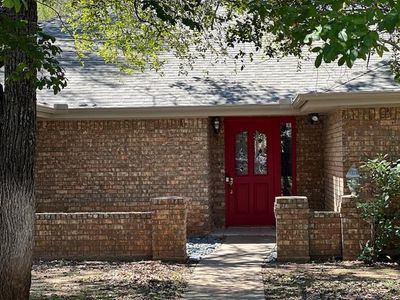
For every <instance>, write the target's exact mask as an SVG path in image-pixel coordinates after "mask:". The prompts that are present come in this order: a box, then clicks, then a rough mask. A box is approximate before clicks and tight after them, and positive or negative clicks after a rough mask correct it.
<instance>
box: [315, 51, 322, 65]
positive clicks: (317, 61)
mask: <svg viewBox="0 0 400 300" xmlns="http://www.w3.org/2000/svg"><path fill="white" fill-rule="evenodd" d="M321 63H322V53H321V54H319V55H318V56H317V58H316V59H315V63H314V64H315V67H316V68H319V66H320V65H321Z"/></svg>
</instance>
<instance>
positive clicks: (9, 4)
mask: <svg viewBox="0 0 400 300" xmlns="http://www.w3.org/2000/svg"><path fill="white" fill-rule="evenodd" d="M2 4H3V6H4V7H6V8H13V7H14V5H15V3H14V0H3V1H2Z"/></svg>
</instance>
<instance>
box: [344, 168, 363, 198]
mask: <svg viewBox="0 0 400 300" xmlns="http://www.w3.org/2000/svg"><path fill="white" fill-rule="evenodd" d="M346 183H347V186H348V188H349V190H350V192H351V194H352V195H354V196H355V195H357V188H358V187H359V185H360V173H359V172H358V170H357V168H356V167H355V166H354V165H352V166H351V168H350V169H349V171H348V172H347V174H346Z"/></svg>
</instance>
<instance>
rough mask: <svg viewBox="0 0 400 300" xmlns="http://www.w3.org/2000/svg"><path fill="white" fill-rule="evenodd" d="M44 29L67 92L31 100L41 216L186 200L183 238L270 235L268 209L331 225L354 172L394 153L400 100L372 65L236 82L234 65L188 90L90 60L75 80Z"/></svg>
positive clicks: (194, 74) (172, 78)
mask: <svg viewBox="0 0 400 300" xmlns="http://www.w3.org/2000/svg"><path fill="white" fill-rule="evenodd" d="M49 24H50V25H49V28H48V30H53V33H54V34H55V35H56V36H57V35H58V38H59V41H60V42H61V43H62V47H63V49H64V54H63V57H62V62H63V64H64V65H65V67H66V71H67V76H68V78H69V85H68V87H67V88H66V89H65V90H64V91H62V92H61V93H60V94H59V95H56V96H55V95H53V94H52V93H51V92H49V91H42V92H40V93H39V94H38V106H37V115H38V124H37V128H38V154H37V186H36V191H37V192H36V197H37V211H38V212H79V211H86V212H96V211H103V212H115V211H118V212H130V211H143V210H146V209H147V207H148V206H149V199H151V198H153V197H159V196H172V195H175V196H183V197H188V198H190V199H191V200H190V201H189V203H188V224H187V226H188V227H187V228H188V232H189V233H205V232H208V231H210V230H211V229H213V228H221V227H224V226H230V225H273V224H275V218H274V213H273V204H274V198H275V197H276V196H280V195H301V196H306V197H307V198H308V202H309V206H310V209H311V210H331V211H335V210H337V207H338V203H339V202H340V197H341V196H342V195H343V194H344V193H345V190H346V187H345V174H346V172H347V170H348V169H349V168H350V167H351V166H352V165H353V164H355V165H358V164H359V163H360V162H362V161H363V160H365V159H367V158H368V157H372V156H374V155H376V154H378V153H389V154H390V155H392V156H394V157H397V156H398V153H399V151H400V88H399V86H398V85H397V84H396V83H395V82H394V80H393V78H392V76H391V75H390V72H389V67H388V64H387V63H385V61H382V60H381V59H379V58H376V57H371V60H370V61H369V64H368V66H367V64H366V63H358V64H357V65H356V66H355V67H354V68H353V69H351V70H347V69H345V68H341V67H337V66H333V65H329V66H324V67H322V68H320V69H315V68H314V67H313V62H312V60H311V61H304V62H303V63H302V67H301V70H298V61H297V60H296V59H294V58H285V59H282V60H280V61H273V60H270V61H264V62H260V61H259V62H258V63H253V64H250V63H249V64H248V65H246V67H245V69H244V70H243V71H239V72H237V73H236V72H235V66H234V63H233V62H232V61H227V62H226V64H224V65H216V66H212V65H210V64H207V63H205V62H198V63H197V65H195V70H194V71H190V72H189V74H188V76H178V70H179V63H178V62H176V61H175V60H174V59H173V58H171V60H170V62H169V63H168V64H167V65H166V67H165V70H164V76H163V77H161V76H160V75H159V74H152V73H144V74H137V75H134V76H128V75H124V74H121V73H120V72H119V71H118V69H117V68H116V67H113V66H110V65H105V64H103V63H102V62H101V61H100V60H99V59H98V58H95V57H89V58H88V59H87V61H86V62H85V66H84V67H81V66H80V65H79V62H78V61H77V59H76V57H75V54H74V51H73V43H72V41H71V40H69V39H68V38H66V37H65V36H62V34H61V33H59V32H57V31H56V30H55V29H54V28H52V26H51V23H49ZM204 70H207V71H208V73H207V75H205V73H204V72H203V71H204Z"/></svg>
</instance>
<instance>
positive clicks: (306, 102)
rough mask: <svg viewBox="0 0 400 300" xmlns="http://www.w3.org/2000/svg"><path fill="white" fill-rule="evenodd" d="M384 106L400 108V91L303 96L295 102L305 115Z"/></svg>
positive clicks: (294, 105) (295, 106) (295, 105)
mask: <svg viewBox="0 0 400 300" xmlns="http://www.w3.org/2000/svg"><path fill="white" fill-rule="evenodd" d="M382 106H400V91H380V92H343V93H313V94H301V95H298V96H297V97H296V98H295V100H294V102H293V108H295V109H298V110H299V111H300V112H301V113H303V114H304V113H311V112H320V113H323V112H329V111H332V110H336V109H338V108H357V107H359V108H362V107H382Z"/></svg>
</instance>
